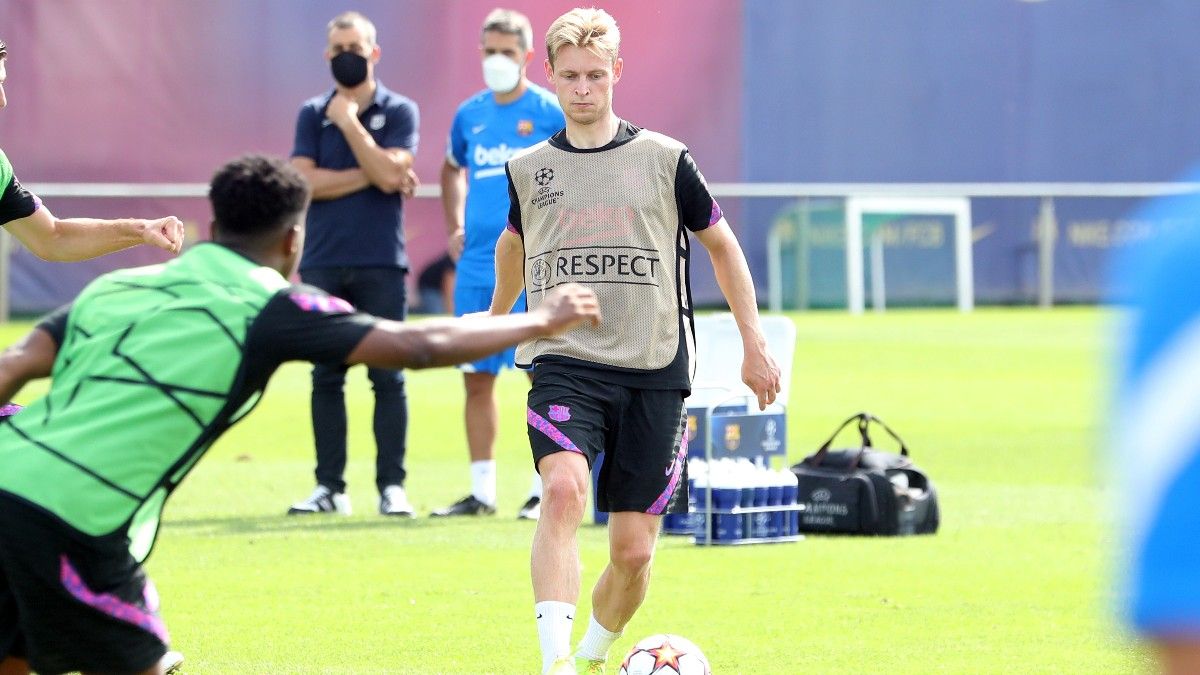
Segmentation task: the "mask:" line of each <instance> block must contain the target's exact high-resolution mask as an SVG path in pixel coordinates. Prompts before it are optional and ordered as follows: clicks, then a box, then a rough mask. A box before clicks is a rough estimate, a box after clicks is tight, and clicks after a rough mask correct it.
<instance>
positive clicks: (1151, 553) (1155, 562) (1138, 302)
mask: <svg viewBox="0 0 1200 675" xmlns="http://www.w3.org/2000/svg"><path fill="white" fill-rule="evenodd" d="M1198 178H1200V176H1195V175H1194V176H1192V177H1190V178H1189V180H1193V181H1194V180H1197V179H1198ZM1131 222H1147V223H1151V224H1155V223H1157V224H1160V225H1162V226H1165V227H1164V229H1165V231H1164V232H1161V233H1159V234H1158V235H1156V236H1155V237H1154V238H1152V239H1150V240H1148V241H1147V242H1145V243H1144V244H1142V245H1140V246H1136V247H1133V248H1132V250H1131V251H1129V252H1127V253H1126V254H1125V255H1123V256H1122V257H1121V258H1120V259H1119V261H1118V262H1119V264H1118V265H1117V277H1116V279H1117V281H1118V282H1119V283H1120V284H1121V286H1122V287H1123V290H1127V291H1128V296H1127V299H1128V300H1129V302H1130V305H1131V310H1132V311H1131V312H1130V316H1129V317H1128V321H1129V323H1128V325H1127V327H1126V328H1125V330H1124V331H1123V332H1122V335H1123V336H1124V337H1125V343H1124V344H1123V345H1122V347H1123V349H1124V354H1123V359H1122V362H1121V366H1122V367H1121V369H1120V371H1119V377H1120V382H1119V386H1118V390H1117V396H1116V399H1115V400H1114V408H1113V410H1112V418H1113V419H1115V420H1116V428H1115V429H1114V436H1113V444H1114V453H1113V454H1114V458H1115V460H1116V466H1115V471H1114V472H1113V476H1114V478H1115V479H1116V481H1117V483H1118V485H1120V486H1121V487H1122V488H1123V490H1124V492H1123V493H1122V494H1121V495H1120V500H1119V501H1118V505H1117V506H1118V508H1117V510H1116V514H1117V515H1120V516H1121V517H1122V518H1123V519H1124V520H1125V521H1126V524H1125V525H1126V526H1125V528H1124V529H1125V535H1126V537H1127V540H1126V553H1127V554H1128V557H1127V558H1126V560H1125V561H1124V562H1125V565H1126V569H1125V572H1126V574H1127V579H1126V593H1127V603H1128V604H1127V607H1126V611H1127V612H1128V614H1129V618H1130V620H1131V621H1132V623H1133V624H1134V626H1135V627H1136V628H1137V629H1138V630H1140V631H1142V632H1144V633H1147V634H1150V635H1164V634H1182V635H1192V636H1195V637H1200V534H1198V533H1200V292H1198V289H1200V266H1197V265H1196V257H1197V255H1198V254H1200V195H1196V194H1189V195H1180V196H1176V197H1170V198H1165V199H1159V200H1156V201H1155V202H1153V203H1152V204H1151V206H1150V207H1149V208H1147V209H1144V210H1143V211H1142V212H1140V213H1139V214H1137V216H1135V218H1134V219H1133V221H1131Z"/></svg>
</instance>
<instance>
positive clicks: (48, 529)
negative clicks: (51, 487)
mask: <svg viewBox="0 0 1200 675" xmlns="http://www.w3.org/2000/svg"><path fill="white" fill-rule="evenodd" d="M113 539H114V540H112V541H109V540H107V539H106V540H88V538H86V537H83V536H82V535H79V534H77V533H74V532H73V531H71V530H70V529H69V528H67V527H66V526H65V525H63V524H62V523H60V522H58V521H57V520H55V519H54V518H52V517H50V516H49V515H48V514H46V513H44V512H42V511H40V510H38V509H36V508H34V507H32V506H30V505H28V504H26V503H24V502H22V501H19V500H16V499H13V498H10V497H6V496H3V495H0V661H2V660H3V659H4V657H5V656H15V657H18V658H23V659H28V660H29V663H30V666H31V667H32V668H33V670H35V671H37V672H38V673H41V674H42V675H50V674H51V673H66V672H72V671H85V672H101V673H136V672H141V671H143V670H146V669H148V668H150V667H152V666H154V665H155V664H156V663H158V661H159V659H161V658H162V656H163V654H165V653H166V651H167V642H168V637H167V630H166V626H165V625H164V624H163V621H162V619H161V618H159V616H158V595H157V593H156V592H155V590H154V584H152V583H151V582H150V580H149V579H148V578H147V577H146V575H145V573H144V572H143V571H142V568H141V565H139V564H138V563H137V561H136V560H134V559H133V556H131V555H129V551H128V550H127V549H126V548H125V545H124V538H123V537H121V538H119V540H117V539H118V538H113Z"/></svg>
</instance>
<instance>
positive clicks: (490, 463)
mask: <svg viewBox="0 0 1200 675" xmlns="http://www.w3.org/2000/svg"><path fill="white" fill-rule="evenodd" d="M479 51H480V55H481V56H482V58H483V80H484V83H485V84H487V89H485V90H484V91H481V92H478V93H476V94H474V95H473V96H471V98H468V99H467V100H466V101H464V102H463V103H462V105H460V106H459V107H458V112H457V113H456V114H455V115H454V122H453V124H452V125H451V127H450V142H449V147H448V148H447V150H446V162H445V164H443V165H442V206H443V208H444V210H445V213H446V232H447V236H448V239H449V242H448V244H449V246H448V248H449V250H450V255H451V257H454V258H455V259H457V260H458V269H457V275H458V276H457V278H456V279H455V286H454V313H455V314H456V315H458V316H462V315H464V314H470V313H472V312H480V311H485V310H487V309H488V306H489V303H490V302H491V299H492V292H493V290H494V289H495V286H496V275H495V269H496V257H495V256H496V239H497V238H498V237H499V236H500V233H501V232H502V231H503V230H504V223H505V216H506V215H507V214H508V189H507V183H506V181H505V180H504V163H505V162H507V161H508V159H509V158H510V157H512V156H513V155H514V154H516V153H517V152H518V151H520V150H522V149H524V148H527V147H529V146H531V145H534V144H535V143H539V142H541V141H544V140H546V139H547V138H548V137H549V136H550V134H552V133H554V132H556V131H558V130H559V129H562V128H563V115H562V110H561V109H559V107H558V100H557V99H556V98H555V97H554V95H553V94H551V93H550V92H548V91H546V90H545V89H543V88H541V87H539V86H537V85H536V84H533V83H532V82H530V81H529V79H528V78H527V77H526V69H527V68H528V66H529V63H530V62H531V61H532V60H533V28H532V27H531V26H530V25H529V19H528V18H526V17H525V16H524V15H523V14H520V13H519V12H515V11H513V10H510V9H496V10H493V11H492V12H491V13H490V14H488V15H487V18H486V19H484V21H483V31H482V37H481V40H480V45H479ZM516 304H517V305H519V306H520V305H523V304H524V303H523V302H519V301H518V302H517V303H516ZM513 353H514V351H513V350H512V349H507V350H505V351H503V352H500V353H499V354H492V355H489V356H488V357H487V358H483V359H480V360H478V361H475V362H474V363H468V364H464V365H462V366H461V368H462V371H463V383H464V384H465V385H466V392H467V396H466V405H465V406H464V408H463V417H464V419H465V421H466V428H467V450H468V452H469V453H470V456H471V493H470V494H469V495H467V496H466V497H464V498H462V499H461V500H459V501H458V502H456V503H455V504H452V505H450V506H448V507H446V508H444V509H440V510H437V511H434V512H433V514H432V515H434V516H466V515H471V516H474V515H490V514H493V513H495V512H496V459H495V447H494V446H495V443H496V425H497V417H498V412H497V407H496V376H497V375H498V374H499V372H500V370H501V369H502V368H511V367H512V365H513ZM541 495H542V481H541V478H540V477H539V476H538V475H537V473H536V472H534V475H533V486H532V488H531V489H530V494H529V498H528V499H527V500H526V501H525V504H524V505H523V506H522V507H521V510H520V512H519V513H518V517H519V518H529V519H533V520H537V517H538V513H539V512H540V510H541V507H540V503H541Z"/></svg>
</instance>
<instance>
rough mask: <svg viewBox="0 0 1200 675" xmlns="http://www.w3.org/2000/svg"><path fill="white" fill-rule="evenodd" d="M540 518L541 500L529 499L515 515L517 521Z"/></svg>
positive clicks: (539, 498)
mask: <svg viewBox="0 0 1200 675" xmlns="http://www.w3.org/2000/svg"><path fill="white" fill-rule="evenodd" d="M541 516H542V498H541V497H530V498H529V499H527V500H526V501H525V505H524V506H522V507H521V510H520V511H519V512H518V513H517V519H518V520H537V519H538V518H540V517H541Z"/></svg>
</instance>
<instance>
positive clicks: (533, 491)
mask: <svg viewBox="0 0 1200 675" xmlns="http://www.w3.org/2000/svg"><path fill="white" fill-rule="evenodd" d="M529 496H530V497H537V498H538V499H541V498H542V476H541V474H539V473H538V472H536V471H534V472H533V482H532V483H530V484H529Z"/></svg>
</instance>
